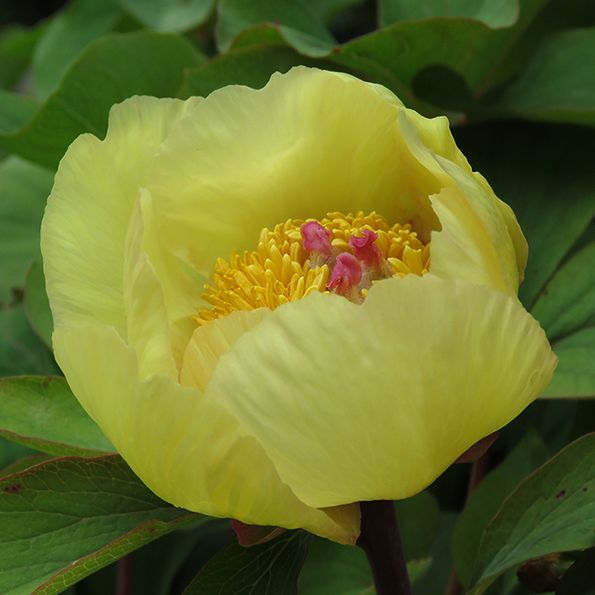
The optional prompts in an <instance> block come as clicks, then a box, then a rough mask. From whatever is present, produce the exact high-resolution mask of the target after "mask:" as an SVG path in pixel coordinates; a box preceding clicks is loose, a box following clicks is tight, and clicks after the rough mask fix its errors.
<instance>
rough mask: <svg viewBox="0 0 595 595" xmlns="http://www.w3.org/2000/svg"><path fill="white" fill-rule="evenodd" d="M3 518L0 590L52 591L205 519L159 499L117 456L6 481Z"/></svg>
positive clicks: (66, 462)
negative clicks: (166, 534)
mask: <svg viewBox="0 0 595 595" xmlns="http://www.w3.org/2000/svg"><path fill="white" fill-rule="evenodd" d="M0 519H1V522H0V557H1V559H2V572H1V573H0V592H2V593H11V594H14V595H25V594H29V593H33V592H35V594H36V595H42V594H43V595H51V594H54V593H60V592H61V591H63V590H64V589H66V587H68V586H69V585H71V584H73V583H75V582H77V581H78V580H80V579H81V578H83V577H84V576H87V575H88V574H91V573H92V572H94V571H95V570H97V569H99V568H101V567H102V566H106V565H107V564H109V563H110V562H112V561H114V560H117V559H118V558H120V557H122V556H124V555H125V554H127V553H129V552H131V551H133V550H135V549H137V548H138V547H140V546H141V545H143V544H145V543H148V542H149V541H153V540H154V539H156V538H157V537H160V536H161V535H163V534H165V533H169V532H170V531H173V530H174V529H177V528H178V527H180V526H183V525H186V524H189V523H193V522H196V521H197V520H199V519H200V517H199V516H198V515H194V514H192V513H189V512H188V511H186V510H182V509H179V508H174V507H172V506H170V505H168V504H166V503H165V502H163V501H162V500H160V499H159V498H158V497H157V496H155V495H154V494H153V493H152V492H151V491H149V490H148V489H147V488H146V487H145V486H144V485H143V484H142V483H141V482H140V480H139V479H138V478H137V477H136V476H135V475H134V473H133V472H132V471H131V470H130V468H129V467H128V465H126V463H125V462H124V461H123V460H122V459H121V458H120V457H118V456H116V455H111V456H106V457H99V458H97V459H83V458H78V457H70V458H64V459H56V460H53V461H48V462H46V463H42V464H41V465H38V466H36V467H33V468H32V469H29V470H27V471H23V472H22V473H18V474H16V475H11V476H10V477H7V478H6V479H4V480H2V481H0Z"/></svg>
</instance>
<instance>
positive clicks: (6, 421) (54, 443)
mask: <svg viewBox="0 0 595 595" xmlns="http://www.w3.org/2000/svg"><path fill="white" fill-rule="evenodd" d="M0 396H1V398H0V434H2V435H4V436H6V437H7V438H10V439H11V440H15V441H16V442H20V443H22V444H25V445H27V446H32V447H34V448H36V449H37V450H41V451H42V452H47V453H49V454H53V455H55V456H65V455H78V456H85V457H89V456H97V455H98V454H104V453H112V452H115V449H114V447H113V446H112V445H111V444H110V443H109V441H108V439H107V438H106V437H105V436H104V435H103V434H102V432H101V430H100V429H99V427H98V426H97V424H96V423H95V422H94V421H93V420H92V419H91V418H90V417H89V416H88V415H87V414H86V413H85V411H84V409H83V408H82V407H81V405H80V404H79V402H78V401H77V400H76V398H75V396H74V395H73V394H72V392H71V390H70V388H69V387H68V384H67V382H66V380H65V379H64V378H58V377H49V378H42V377H39V376H24V377H23V376H21V377H19V378H7V379H5V380H0Z"/></svg>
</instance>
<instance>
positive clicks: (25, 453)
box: [0, 436, 36, 477]
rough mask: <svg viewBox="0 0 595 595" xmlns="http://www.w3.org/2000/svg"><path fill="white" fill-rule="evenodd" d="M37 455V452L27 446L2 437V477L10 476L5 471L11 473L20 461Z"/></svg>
mask: <svg viewBox="0 0 595 595" xmlns="http://www.w3.org/2000/svg"><path fill="white" fill-rule="evenodd" d="M35 453H36V451H35V450H33V449H31V448H28V447H27V446H23V445H22V444H18V443H17V442H13V441H12V440H7V439H6V438H3V437H2V436H0V477H5V476H6V475H8V473H6V472H5V471H10V468H11V467H12V466H13V465H16V464H18V461H20V460H21V459H24V458H25V457H30V456H32V455H34V454H35Z"/></svg>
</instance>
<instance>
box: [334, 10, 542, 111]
mask: <svg viewBox="0 0 595 595" xmlns="http://www.w3.org/2000/svg"><path fill="white" fill-rule="evenodd" d="M546 3H547V0H525V1H524V2H522V3H521V4H520V6H521V11H520V14H519V17H518V19H517V20H516V23H515V24H514V26H512V27H508V28H505V29H492V28H490V27H488V26H487V25H486V24H485V23H484V22H481V21H478V20H470V19H468V18H442V17H434V18H429V19H423V20H415V21H404V22H399V23H396V24H394V25H391V26H389V27H386V28H384V29H379V30H377V31H375V32H373V33H370V34H369V35H365V36H363V37H360V38H357V39H354V40H353V41H350V42H348V43H346V44H344V45H342V46H340V47H339V48H336V49H335V51H333V53H332V54H331V55H330V56H329V59H330V60H332V61H334V62H336V63H338V64H341V65H342V66H343V67H347V68H349V69H351V70H353V71H355V72H359V73H361V75H362V76H363V77H364V78H367V79H372V80H374V81H375V82H378V83H381V84H383V85H385V86H387V87H388V88H389V89H391V90H392V91H394V92H395V93H397V95H399V96H400V97H401V99H402V100H403V101H404V102H405V103H407V104H409V105H410V106H411V107H415V106H416V103H417V102H416V98H415V97H414V96H413V95H412V93H411V85H412V81H413V79H414V77H415V75H416V74H417V73H418V72H420V71H421V70H422V69H424V68H426V67H428V66H436V65H442V66H447V67H449V68H451V69H452V70H454V71H455V72H458V73H459V74H460V75H462V77H463V78H464V80H465V82H466V84H467V85H468V87H469V89H470V90H471V92H472V94H473V95H474V96H476V97H479V96H481V95H483V94H485V93H486V92H487V91H488V90H489V89H491V88H493V87H495V86H496V85H498V84H500V83H501V82H502V81H503V80H505V79H506V78H508V77H509V76H510V75H511V73H514V72H515V71H516V69H518V68H519V67H520V66H521V65H522V63H523V61H524V59H525V55H524V53H523V54H522V56H521V57H520V58H519V60H520V62H519V61H517V60H516V59H514V52H515V44H516V43H517V42H518V39H519V37H520V36H521V33H522V32H523V31H524V30H525V29H526V28H527V27H528V26H529V25H530V23H531V22H532V21H533V20H534V19H535V18H536V16H537V15H538V14H539V11H540V10H541V8H542V7H543V6H544V5H545V4H546ZM469 5H471V3H469ZM485 6H488V4H487V2H486V4H485ZM503 63H505V64H506V68H505V69H504V70H502V64H503ZM418 107H419V106H418ZM422 107H423V106H422Z"/></svg>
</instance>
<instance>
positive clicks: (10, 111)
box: [0, 89, 40, 132]
mask: <svg viewBox="0 0 595 595" xmlns="http://www.w3.org/2000/svg"><path fill="white" fill-rule="evenodd" d="M39 106H40V103H39V101H38V100H37V99H36V98H34V97H29V96H28V95H19V94H17V93H10V92H9V91H4V90H2V89H0V130H2V131H4V132H15V131H16V130H18V129H19V128H20V127H21V126H23V125H24V124H25V122H27V120H29V119H30V118H31V116H33V114H34V113H35V112H36V111H37V109H38V108H39Z"/></svg>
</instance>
